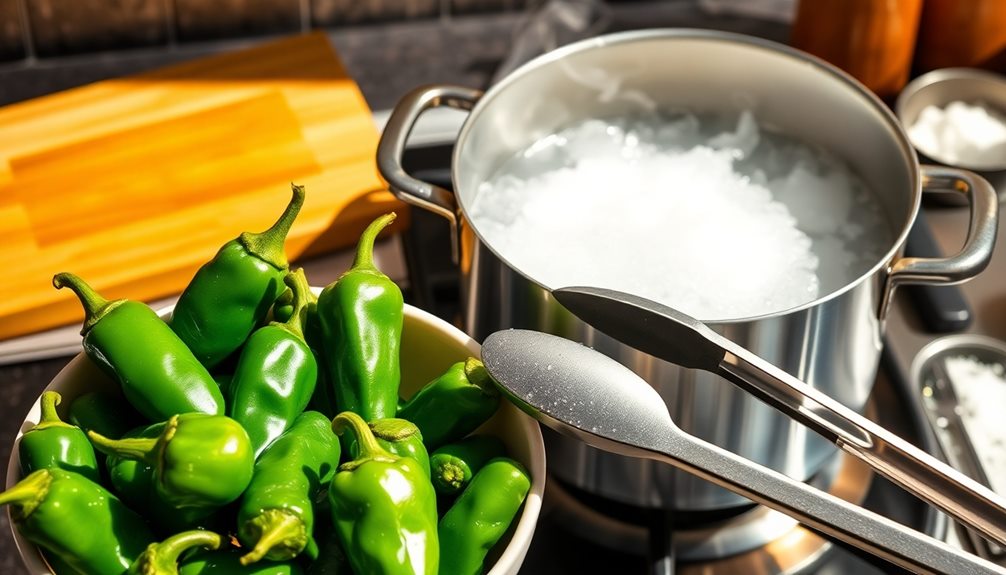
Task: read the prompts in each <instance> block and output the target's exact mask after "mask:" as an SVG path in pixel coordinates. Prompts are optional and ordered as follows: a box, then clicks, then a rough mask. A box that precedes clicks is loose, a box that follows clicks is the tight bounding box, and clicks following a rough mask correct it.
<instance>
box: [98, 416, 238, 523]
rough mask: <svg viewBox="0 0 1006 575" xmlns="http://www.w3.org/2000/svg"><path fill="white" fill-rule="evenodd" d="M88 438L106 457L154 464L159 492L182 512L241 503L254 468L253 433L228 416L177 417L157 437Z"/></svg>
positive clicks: (169, 421) (99, 436)
mask: <svg viewBox="0 0 1006 575" xmlns="http://www.w3.org/2000/svg"><path fill="white" fill-rule="evenodd" d="M88 437H90V438H91V441H92V442H93V443H94V445H95V447H97V448H98V449H99V450H101V451H102V452H104V453H107V454H109V455H116V456H119V457H122V458H124V459H134V460H138V461H143V462H146V463H149V464H151V465H153V466H154V476H155V478H156V481H155V485H156V488H157V490H158V492H159V493H160V494H161V495H162V496H163V497H164V498H165V500H167V501H168V502H169V503H171V504H172V505H174V506H176V507H178V508H185V507H196V508H202V509H205V508H210V507H221V506H223V505H226V504H228V503H230V502H232V501H234V500H236V499H237V498H238V497H240V496H241V493H242V492H244V490H245V488H246V487H248V484H249V483H250V482H251V477H252V469H253V467H254V464H255V455H254V454H253V453H252V450H251V442H250V441H249V440H248V433H247V432H245V430H244V429H243V428H242V427H241V424H239V423H238V422H236V421H234V420H233V419H231V418H229V417H226V416H223V415H205V414H202V413H183V414H181V415H176V416H174V417H172V418H171V419H169V420H168V421H167V423H166V424H165V425H164V429H163V431H162V432H161V434H160V435H159V436H157V437H130V438H124V439H108V438H107V437H103V436H101V435H99V434H97V433H95V432H93V431H92V432H90V433H88Z"/></svg>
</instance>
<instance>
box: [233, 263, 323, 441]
mask: <svg viewBox="0 0 1006 575" xmlns="http://www.w3.org/2000/svg"><path fill="white" fill-rule="evenodd" d="M285 281H286V283H287V285H289V286H290V287H291V289H293V290H294V293H295V299H294V302H295V310H294V313H293V315H291V317H290V319H289V321H288V322H287V323H275V322H273V323H271V324H269V325H267V326H265V327H261V328H259V329H257V330H255V332H254V333H253V334H252V335H251V337H249V338H248V341H247V342H245V344H244V346H242V348H241V355H240V357H239V359H238V365H237V369H236V370H235V372H234V378H233V380H232V381H231V385H230V404H229V405H228V406H227V414H228V415H230V416H231V417H232V418H234V420H236V421H237V422H238V423H240V424H241V426H242V427H244V428H245V431H247V432H248V437H249V438H250V439H251V442H252V448H253V449H254V451H255V456H256V457H257V456H258V455H259V454H261V453H262V451H263V450H265V448H266V446H268V445H269V444H270V443H272V441H273V440H274V439H276V438H277V437H279V436H280V435H281V434H282V433H283V432H284V431H286V430H287V428H288V427H290V425H291V424H292V423H293V420H294V419H295V418H296V417H297V416H298V415H300V413H301V412H302V411H304V408H306V407H307V404H308V402H309V401H310V400H311V394H313V393H314V388H315V385H316V383H317V381H318V362H317V361H316V360H315V358H314V353H312V352H311V348H309V347H308V346H307V342H305V341H304V332H303V330H302V328H301V322H302V318H303V313H302V312H303V310H304V307H305V305H306V304H307V293H308V292H309V291H310V290H311V288H310V287H309V286H308V285H307V278H306V277H304V270H302V269H299V270H297V271H296V272H292V273H289V274H287V276H286V278H285Z"/></svg>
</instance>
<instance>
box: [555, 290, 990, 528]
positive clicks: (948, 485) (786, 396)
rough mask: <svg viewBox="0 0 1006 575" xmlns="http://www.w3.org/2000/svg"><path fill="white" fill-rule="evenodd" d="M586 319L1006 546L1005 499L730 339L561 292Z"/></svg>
mask: <svg viewBox="0 0 1006 575" xmlns="http://www.w3.org/2000/svg"><path fill="white" fill-rule="evenodd" d="M553 295H554V296H555V298H556V299H557V300H558V301H559V303H561V304H562V305H563V306H564V307H566V308H567V309H569V310H570V311H571V312H573V313H574V314H575V315H577V316H578V317H579V318H580V319H582V320H584V321H586V322H587V323H589V324H590V325H592V326H594V327H595V328H597V329H598V330H600V331H602V332H604V333H605V334H607V335H609V336H611V337H613V338H615V339H617V340H619V341H621V342H622V343H625V344H627V345H630V346H632V347H634V348H636V349H638V350H640V351H644V352H646V353H649V354H652V355H655V356H657V357H660V358H661V359H665V360H667V361H669V362H671V363H674V364H677V365H680V366H683V367H687V368H691V369H701V370H703V371H709V372H711V373H715V374H717V375H719V376H721V377H723V378H724V379H726V380H728V381H730V382H731V383H733V384H734V385H736V386H737V387H739V388H741V389H743V390H745V391H747V392H748V393H751V394H752V395H754V396H755V397H757V398H759V399H761V400H762V401H764V402H766V403H768V404H769V405H771V406H773V407H775V408H776V409H778V410H779V411H781V412H783V413H784V414H786V415H788V416H790V417H791V418H793V419H794V420H796V421H798V422H799V423H802V424H803V425H806V426H807V427H809V428H811V429H812V430H814V431H815V432H817V433H819V434H821V435H822V436H824V437H825V438H827V439H828V440H830V441H831V442H833V443H834V444H835V445H837V446H838V447H840V448H842V449H843V450H844V451H846V452H848V453H850V454H852V455H853V456H855V457H857V458H859V459H861V460H862V461H864V462H865V463H866V464H868V465H869V466H870V467H872V468H873V469H874V470H876V471H877V472H878V473H880V474H881V475H883V476H885V477H887V478H888V479H890V480H891V481H893V482H895V483H897V484H898V485H900V486H901V487H903V488H905V489H906V490H907V491H908V492H910V493H913V494H915V495H916V496H918V497H920V498H921V499H923V500H925V501H927V502H929V503H931V504H932V505H935V506H936V507H938V508H940V509H942V510H943V511H945V512H946V513H947V514H949V515H951V516H952V517H954V518H955V519H957V520H958V521H960V522H961V523H963V524H965V525H967V526H969V527H972V528H974V529H975V530H977V531H978V532H980V533H982V534H984V535H985V536H986V537H989V538H991V539H992V540H994V541H998V542H999V543H1001V544H1003V545H1006V501H1003V499H1002V498H1001V497H1000V496H999V495H997V494H996V493H995V492H993V491H992V490H991V489H989V488H988V487H986V486H984V485H982V484H981V483H978V482H977V481H975V480H973V479H971V478H970V477H968V476H966V475H964V474H963V473H961V472H959V471H957V470H956V469H954V468H952V467H950V466H949V465H947V464H946V463H944V462H942V461H940V460H938V459H936V458H935V457H933V456H931V455H929V454H928V453H926V452H925V451H922V450H921V449H919V448H917V447H915V446H914V445H912V444H910V443H908V442H907V441H905V440H904V439H902V438H900V437H898V436H897V435H895V434H893V433H891V432H890V431H888V430H886V429H884V428H883V427H881V426H879V425H877V424H876V423H874V422H872V421H870V420H869V419H867V418H865V417H863V416H862V415H860V414H858V413H856V412H855V411H853V410H851V409H849V408H848V407H846V406H844V405H842V404H841V403H839V402H838V401H836V400H834V399H832V398H831V397H829V396H828V395H826V394H824V393H822V392H821V391H819V390H817V389H815V388H813V387H811V386H810V385H807V384H806V383H804V382H802V381H800V380H799V379H797V378H796V377H793V376H792V375H790V374H789V373H787V372H785V371H783V370H781V369H779V368H778V367H776V366H774V365H772V364H770V363H769V362H767V361H765V360H764V359H761V358H760V357H758V356H756V355H755V354H753V353H751V352H750V351H748V350H747V349H745V348H743V347H741V346H739V345H737V344H736V343H734V342H732V341H730V340H728V339H726V338H725V337H723V336H721V335H719V334H718V333H716V332H714V331H713V330H711V329H709V327H708V326H706V325H705V324H703V323H702V322H700V321H698V320H696V319H693V318H691V317H689V316H687V315H685V314H683V313H681V312H679V311H677V310H674V309H672V308H669V307H667V306H664V305H660V304H658V303H656V302H653V301H650V300H648V299H645V298H641V297H638V296H634V295H630V294H626V293H622V292H618V291H613V290H607V289H602V288H593V287H572V288H563V289H559V290H555V291H554V292H553Z"/></svg>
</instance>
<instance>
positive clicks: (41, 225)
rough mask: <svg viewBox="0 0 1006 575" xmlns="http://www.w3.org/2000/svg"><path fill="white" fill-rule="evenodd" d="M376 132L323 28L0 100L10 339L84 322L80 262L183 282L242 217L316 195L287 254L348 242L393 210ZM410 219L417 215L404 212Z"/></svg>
mask: <svg viewBox="0 0 1006 575" xmlns="http://www.w3.org/2000/svg"><path fill="white" fill-rule="evenodd" d="M377 141H378V133H377V130H376V128H375V127H374V124H373V121H372V118H371V112H370V110H369V108H368V107H367V104H366V102H365V101H364V99H363V96H362V95H361V93H360V91H359V89H358V87H357V86H356V84H355V83H354V82H353V80H352V79H351V78H349V77H348V76H347V74H346V71H345V69H344V68H343V66H342V64H341V63H340V61H339V59H338V57H337V56H336V54H335V53H334V51H333V50H332V48H331V46H330V44H329V42H328V39H327V38H326V37H325V36H324V35H323V34H311V35H305V36H297V37H292V38H288V39H283V40H279V41H274V42H271V43H268V44H265V45H262V46H259V47H255V48H251V49H248V50H243V51H240V52H234V53H227V54H223V55H220V56H214V57H210V58H206V59H201V60H196V61H192V62H187V63H184V64H181V65H176V66H173V67H170V68H165V69H161V70H158V71H154V72H151V73H147V74H142V75H138V76H131V77H128V78H122V79H116V80H111V81H105V82H100V83H97V84H92V85H90V86H85V87H82V88H77V89H74V90H69V91H66V92H62V93H59V94H54V95H52V96H46V97H43V98H39V99H36V100H31V101H27V102H23V103H20V104H15V105H12V106H8V107H5V108H0V238H2V243H3V246H4V253H5V254H6V255H7V256H8V259H7V261H8V266H6V270H7V271H6V272H5V274H4V275H5V277H4V279H3V281H2V282H0V339H2V338H7V337H12V336H16V335H21V334H25V333H30V332H33V331H37V330H40V329H44V328H49V327H53V326H57V325H62V324H66V323H70V322H73V321H77V320H79V319H80V318H81V317H82V314H81V310H80V304H79V303H78V302H77V301H76V298H74V297H73V295H72V294H70V293H68V292H66V291H65V290H64V291H57V290H55V289H54V288H53V287H52V286H51V283H50V282H51V278H52V276H53V274H55V273H57V272H60V271H71V272H74V273H76V274H78V275H80V276H81V277H83V278H84V279H85V280H86V281H88V282H89V283H91V284H92V285H93V286H94V287H95V288H96V289H98V290H99V291H100V292H101V293H102V294H103V295H105V296H106V297H110V298H118V297H128V298H131V299H138V300H144V301H149V300H151V299H155V298H160V297H164V296H168V295H171V294H174V293H178V292H180V291H181V290H182V289H183V288H184V286H185V284H186V283H187V282H188V280H189V279H190V278H191V277H192V275H193V273H195V270H196V269H197V268H198V267H199V265H201V264H202V263H203V262H205V261H207V260H209V259H210V258H211V257H213V255H214V253H216V251H217V249H219V247H220V246H221V245H223V244H224V243H225V242H226V241H228V240H230V239H232V238H234V237H237V236H238V235H239V234H240V233H241V232H242V231H261V230H264V229H266V228H267V227H269V225H270V224H271V223H272V222H273V221H274V220H275V219H276V217H277V216H278V215H279V214H280V213H281V212H282V210H283V207H284V206H285V205H286V203H287V202H288V201H289V199H290V184H291V183H296V184H300V185H304V186H306V189H307V201H306V202H305V205H304V208H303V210H302V211H301V214H300V216H299V217H298V219H297V222H296V224H295V225H294V227H293V229H292V230H291V233H290V236H289V239H288V242H287V253H288V256H289V258H290V259H295V258H297V257H301V256H305V255H311V254H315V253H321V252H323V251H327V250H331V249H337V248H344V247H348V246H351V245H352V244H353V243H355V241H356V237H357V236H358V235H359V233H360V231H362V229H363V228H364V227H365V226H366V224H367V223H369V221H370V220H371V219H373V218H374V217H376V216H378V215H380V214H382V213H385V212H387V211H392V210H395V211H398V212H399V215H400V216H407V212H405V210H404V209H403V206H402V205H401V204H399V203H398V202H397V201H396V200H395V199H394V198H393V196H392V195H391V194H390V193H389V192H387V189H386V185H385V184H384V182H383V181H382V180H381V179H380V177H379V175H378V173H377V168H376V165H375V157H374V156H375V152H376V149H377ZM396 225H397V226H399V228H400V227H401V226H402V225H407V218H406V217H400V218H399V221H398V222H396Z"/></svg>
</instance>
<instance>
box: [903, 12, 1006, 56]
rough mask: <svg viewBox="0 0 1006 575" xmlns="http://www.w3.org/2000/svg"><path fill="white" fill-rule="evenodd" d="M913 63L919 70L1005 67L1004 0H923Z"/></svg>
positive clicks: (1005, 13) (1005, 23) (1005, 21)
mask: <svg viewBox="0 0 1006 575" xmlns="http://www.w3.org/2000/svg"><path fill="white" fill-rule="evenodd" d="M915 66H916V71H917V72H919V73H922V72H928V71H930V70H935V69H937V68H952V67H966V68H985V69H986V70H993V71H997V72H1003V71H1006V2H1004V1H1003V0H966V1H964V0H926V4H925V6H924V7H923V8H922V21H921V22H920V23H919V41H918V44H917V45H916V54H915Z"/></svg>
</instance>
